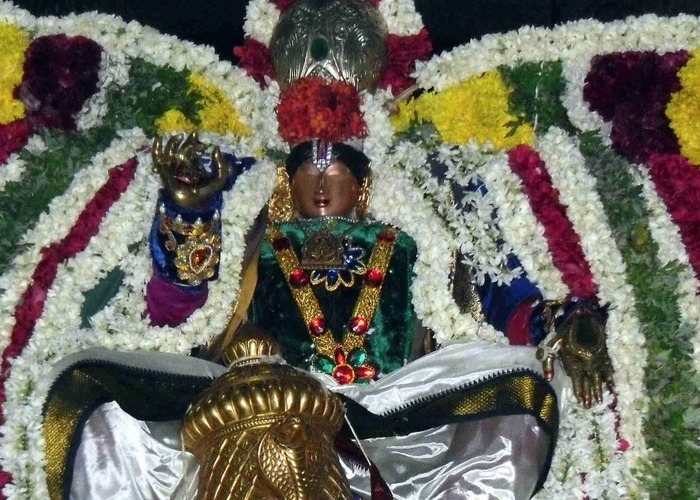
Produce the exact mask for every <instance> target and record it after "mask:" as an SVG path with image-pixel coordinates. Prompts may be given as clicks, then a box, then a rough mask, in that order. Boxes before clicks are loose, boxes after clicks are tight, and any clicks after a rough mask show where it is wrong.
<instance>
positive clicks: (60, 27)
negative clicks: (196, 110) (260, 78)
mask: <svg viewBox="0 0 700 500" xmlns="http://www.w3.org/2000/svg"><path fill="white" fill-rule="evenodd" d="M31 27H32V29H33V30H34V31H35V34H36V35H37V36H40V35H49V34H57V33H65V34H67V35H70V36H75V35H82V36H85V37H87V38H90V39H92V40H94V41H95V42H97V43H98V44H100V45H101V46H102V48H103V49H104V51H105V53H107V59H106V61H105V64H106V66H105V69H104V71H102V66H101V71H100V77H101V78H103V77H104V79H105V83H110V82H113V83H114V84H118V85H123V84H124V83H126V81H125V76H124V67H123V63H124V61H125V60H127V61H128V59H129V58H134V57H140V58H143V59H144V60H146V61H147V62H149V63H152V64H155V65H157V66H171V67H173V68H175V69H176V70H180V71H181V70H185V69H187V70H189V71H191V72H193V73H199V74H202V75H203V76H204V77H205V78H207V79H208V80H210V81H211V82H213V83H214V84H216V85H217V86H218V87H219V88H220V89H222V90H223V92H224V94H225V95H226V97H227V98H228V99H229V100H230V101H231V103H232V104H233V107H234V108H235V109H236V111H237V112H238V114H239V117H240V119H241V123H243V124H244V125H245V126H246V127H247V128H248V129H249V130H255V131H256V134H255V135H254V136H253V137H252V140H255V141H257V143H256V149H259V148H266V147H271V145H274V146H275V147H277V148H280V147H283V146H282V145H283V142H282V141H281V139H280V138H279V135H278V134H277V121H276V116H275V111H274V106H269V99H268V98H267V95H268V94H269V92H272V95H274V90H273V91H269V90H268V91H264V90H262V89H260V86H259V85H258V84H257V82H256V81H255V80H253V79H252V78H251V77H249V76H248V75H246V74H245V72H244V71H243V70H242V69H240V68H238V67H236V66H233V65H232V64H231V63H230V62H228V61H221V60H219V57H218V56H217V55H216V53H215V52H214V49H213V48H211V47H207V46H202V45H195V44H194V43H192V42H186V41H182V40H179V39H178V38H177V37H174V36H170V35H163V34H161V33H159V32H157V31H156V30H154V29H153V28H150V27H146V26H142V25H141V24H139V23H137V22H136V21H131V22H129V23H125V22H124V21H122V20H121V19H120V18H118V17H116V16H112V15H107V14H97V13H94V12H93V13H87V14H79V15H75V14H70V15H68V16H65V17H61V18H56V17H41V18H38V19H35V20H34V22H33V24H32V26H31ZM266 92H267V93H268V94H265V93H266ZM94 99H95V102H94V103H91V104H90V105H93V104H96V105H97V106H98V107H97V109H96V110H93V109H86V108H84V109H83V111H82V112H81V113H80V117H79V118H80V122H79V123H81V126H82V127H86V126H94V124H97V123H99V121H100V119H101V117H102V114H103V113H104V110H103V109H102V108H101V107H100V105H101V103H102V100H101V99H103V96H101V94H100V93H98V94H97V96H96V97H94ZM275 104H276V103H275ZM273 123H274V126H273V125H272V124H273ZM230 139H231V141H235V140H236V139H235V137H233V136H230Z"/></svg>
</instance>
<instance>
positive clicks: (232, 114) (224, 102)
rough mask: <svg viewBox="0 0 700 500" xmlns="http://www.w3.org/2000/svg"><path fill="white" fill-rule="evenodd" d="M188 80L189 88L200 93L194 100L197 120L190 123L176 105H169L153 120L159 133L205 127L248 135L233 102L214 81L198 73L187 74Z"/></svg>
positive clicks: (206, 129) (209, 130) (209, 129)
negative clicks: (198, 99) (169, 107)
mask: <svg viewBox="0 0 700 500" xmlns="http://www.w3.org/2000/svg"><path fill="white" fill-rule="evenodd" d="M189 84H190V92H196V93H197V94H198V95H200V96H202V99H201V100H200V101H199V103H198V104H199V111H198V118H199V122H200V123H199V124H195V123H193V122H192V121H191V120H190V119H188V118H187V116H185V114H184V113H183V112H182V111H180V110H179V109H169V110H168V111H166V112H165V113H164V114H163V116H161V117H160V118H158V120H156V127H157V129H158V133H159V134H165V133H172V132H192V131H194V130H205V131H208V132H214V133H217V134H222V135H225V134H233V135H237V136H244V137H248V136H250V131H249V130H248V129H247V128H246V127H245V126H244V125H243V124H242V123H241V121H240V118H239V115H238V112H237V111H236V109H235V108H234V107H233V104H232V103H231V101H230V100H229V99H228V98H227V97H226V95H225V94H224V92H223V91H222V90H221V89H220V88H219V87H218V86H217V85H216V84H214V83H212V82H211V81H209V80H207V79H206V78H204V77H203V76H202V75H199V74H192V75H190V77H189Z"/></svg>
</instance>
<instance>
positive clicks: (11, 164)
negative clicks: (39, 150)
mask: <svg viewBox="0 0 700 500" xmlns="http://www.w3.org/2000/svg"><path fill="white" fill-rule="evenodd" d="M26 168H27V162H25V161H24V160H21V159H20V158H19V153H12V154H11V155H10V156H9V158H7V160H5V163H2V164H0V193H2V192H3V191H5V187H6V186H7V185H8V184H10V183H13V182H17V181H18V180H20V179H21V178H22V174H24V171H25V170H26Z"/></svg>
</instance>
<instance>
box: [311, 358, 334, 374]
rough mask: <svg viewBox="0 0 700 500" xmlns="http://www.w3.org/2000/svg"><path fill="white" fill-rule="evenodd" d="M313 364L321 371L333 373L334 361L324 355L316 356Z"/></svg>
mask: <svg viewBox="0 0 700 500" xmlns="http://www.w3.org/2000/svg"><path fill="white" fill-rule="evenodd" d="M314 366H315V367H316V368H318V369H319V370H321V371H322V372H323V373H327V374H329V375H330V374H331V373H333V368H335V363H334V362H333V360H331V359H330V358H327V357H326V356H316V359H315V360H314Z"/></svg>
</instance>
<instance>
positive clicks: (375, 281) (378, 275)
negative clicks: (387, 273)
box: [365, 269, 384, 287]
mask: <svg viewBox="0 0 700 500" xmlns="http://www.w3.org/2000/svg"><path fill="white" fill-rule="evenodd" d="M383 279H384V275H383V274H382V272H381V271H380V270H379V269H370V270H369V272H368V273H367V275H366V276H365V280H366V281H367V284H368V285H369V286H375V287H376V286H379V285H381V284H382V280H383Z"/></svg>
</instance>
